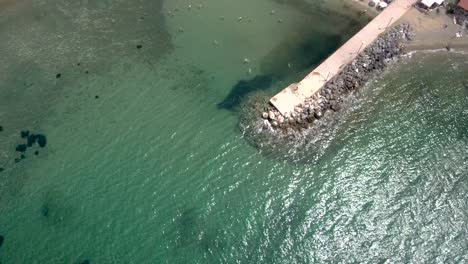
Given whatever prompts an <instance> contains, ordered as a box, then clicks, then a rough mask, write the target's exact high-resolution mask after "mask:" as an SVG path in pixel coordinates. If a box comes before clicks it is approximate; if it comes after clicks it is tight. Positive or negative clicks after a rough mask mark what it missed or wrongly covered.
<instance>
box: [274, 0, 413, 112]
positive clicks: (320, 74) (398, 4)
mask: <svg viewBox="0 0 468 264" xmlns="http://www.w3.org/2000/svg"><path fill="white" fill-rule="evenodd" d="M416 2H418V0H394V1H393V2H392V4H390V5H389V6H388V7H387V8H386V9H385V10H383V11H382V12H381V13H380V14H379V15H378V16H377V17H375V18H374V19H373V20H372V21H371V22H369V24H367V25H366V26H365V27H364V28H363V29H361V30H360V31H359V32H358V33H357V34H356V35H354V36H353V37H352V38H351V39H349V40H348V41H347V42H346V43H345V44H344V45H343V46H341V47H340V48H339V49H338V50H337V51H335V53H333V54H332V55H331V56H330V57H328V58H327V59H326V60H325V61H324V62H323V63H322V64H320V65H319V66H318V67H317V68H315V69H314V70H313V71H312V72H311V73H310V74H308V75H307V76H306V77H305V78H304V79H303V80H302V81H300V82H299V83H294V84H291V85H289V86H288V87H286V88H285V89H284V90H283V91H281V92H280V93H278V94H277V95H275V96H274V97H273V98H271V99H270V103H271V104H272V105H273V106H274V107H276V109H278V111H279V112H280V113H281V114H283V115H284V114H286V113H291V112H292V111H294V107H295V106H296V105H298V104H301V103H303V102H304V100H305V99H306V98H307V97H310V96H312V95H313V94H315V93H316V92H317V91H318V90H320V88H322V87H323V86H324V85H325V83H326V82H327V81H328V80H330V79H331V78H333V77H334V76H335V75H336V74H338V73H339V72H340V70H341V68H342V67H343V66H345V65H347V64H349V63H350V62H352V61H353V60H354V59H355V58H356V56H357V55H358V54H359V53H360V52H361V51H362V50H364V49H365V48H366V47H367V46H369V45H370V44H372V42H374V41H375V40H376V39H377V37H378V36H379V35H380V34H381V33H382V32H384V31H385V30H386V29H387V28H389V27H390V26H392V25H393V24H394V23H395V22H397V21H398V19H400V18H401V17H402V16H403V15H404V14H405V13H406V12H407V11H408V10H410V9H411V8H412V6H413V5H414V4H415V3H416Z"/></svg>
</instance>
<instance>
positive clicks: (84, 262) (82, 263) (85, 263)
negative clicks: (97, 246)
mask: <svg viewBox="0 0 468 264" xmlns="http://www.w3.org/2000/svg"><path fill="white" fill-rule="evenodd" d="M90 263H91V262H90V261H89V260H87V259H85V260H83V261H81V262H80V264H90Z"/></svg>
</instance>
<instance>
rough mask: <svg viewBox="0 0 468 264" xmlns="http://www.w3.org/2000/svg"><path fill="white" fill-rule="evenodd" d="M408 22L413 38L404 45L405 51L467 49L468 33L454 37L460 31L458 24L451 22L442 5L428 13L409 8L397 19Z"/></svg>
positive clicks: (451, 17)
mask: <svg viewBox="0 0 468 264" xmlns="http://www.w3.org/2000/svg"><path fill="white" fill-rule="evenodd" d="M399 23H402V24H409V25H410V26H411V28H412V30H413V32H414V33H415V37H414V39H412V41H411V42H410V43H408V44H407V45H405V47H404V51H405V52H411V51H417V50H437V49H447V50H452V49H455V50H465V51H466V50H468V35H467V33H466V32H464V34H463V35H462V37H456V34H457V32H459V31H461V30H462V28H461V26H460V25H457V24H454V23H453V16H451V15H449V14H447V13H446V9H445V8H444V7H439V11H437V9H433V10H431V11H430V12H428V13H422V12H421V11H419V10H417V9H416V8H413V9H411V10H409V11H408V12H407V13H406V14H405V15H404V16H403V17H402V18H401V19H400V21H399Z"/></svg>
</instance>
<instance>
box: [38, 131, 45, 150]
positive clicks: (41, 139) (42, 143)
mask: <svg viewBox="0 0 468 264" xmlns="http://www.w3.org/2000/svg"><path fill="white" fill-rule="evenodd" d="M37 144H38V145H39V147H41V148H43V147H45V146H46V145H47V138H46V136H45V135H42V134H39V135H37Z"/></svg>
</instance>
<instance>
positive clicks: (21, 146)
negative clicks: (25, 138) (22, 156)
mask: <svg viewBox="0 0 468 264" xmlns="http://www.w3.org/2000/svg"><path fill="white" fill-rule="evenodd" d="M27 149H28V146H26V144H19V145H18V146H16V151H18V152H26V150H27Z"/></svg>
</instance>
